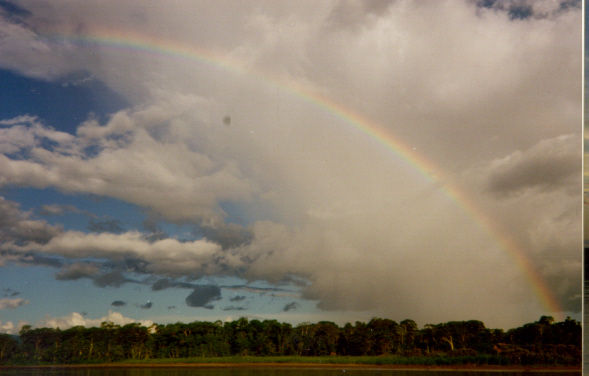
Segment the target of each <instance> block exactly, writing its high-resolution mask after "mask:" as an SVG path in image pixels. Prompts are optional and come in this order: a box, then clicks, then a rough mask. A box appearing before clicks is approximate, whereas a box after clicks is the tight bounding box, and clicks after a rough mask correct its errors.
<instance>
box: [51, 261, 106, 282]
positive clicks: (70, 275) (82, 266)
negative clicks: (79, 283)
mask: <svg viewBox="0 0 589 376" xmlns="http://www.w3.org/2000/svg"><path fill="white" fill-rule="evenodd" d="M98 272H99V267H98V266H97V265H95V264H89V263H77V264H71V265H67V266H65V267H64V268H62V270H60V271H59V272H57V273H56V274H55V279H57V280H60V281H71V280H77V279H80V278H93V277H94V276H96V274H97V273H98Z"/></svg>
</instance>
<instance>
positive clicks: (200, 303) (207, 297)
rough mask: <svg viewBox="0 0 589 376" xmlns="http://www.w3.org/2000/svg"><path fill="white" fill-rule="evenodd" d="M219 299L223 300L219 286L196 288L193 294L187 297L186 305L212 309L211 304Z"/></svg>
mask: <svg viewBox="0 0 589 376" xmlns="http://www.w3.org/2000/svg"><path fill="white" fill-rule="evenodd" d="M219 299H221V289H220V288H219V287H218V286H211V285H203V286H196V287H194V290H193V291H192V293H191V294H190V295H188V296H187V297H186V305H187V306H189V307H203V308H207V309H211V308H212V306H211V305H210V304H209V303H210V302H213V301H215V300H219Z"/></svg>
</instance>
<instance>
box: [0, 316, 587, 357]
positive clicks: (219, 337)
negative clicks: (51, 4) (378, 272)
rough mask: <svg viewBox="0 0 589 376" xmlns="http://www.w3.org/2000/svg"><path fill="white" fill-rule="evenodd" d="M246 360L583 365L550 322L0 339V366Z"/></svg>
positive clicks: (161, 328) (203, 326)
mask: <svg viewBox="0 0 589 376" xmlns="http://www.w3.org/2000/svg"><path fill="white" fill-rule="evenodd" d="M230 355H250V356H252V355H253V356H278V355H295V356H301V357H304V356H325V355H327V356H329V355H347V356H358V355H396V356H399V357H406V358H412V359H415V358H416V357H417V358H420V359H427V358H431V357H444V358H455V359H458V358H460V359H463V361H464V362H470V363H479V364H481V363H483V364H552V365H557V364H558V365H580V364H581V325H580V323H579V322H578V321H576V320H572V319H570V318H567V319H566V320H564V321H562V322H554V319H553V318H552V317H549V316H542V317H541V318H540V320H539V321H537V322H533V323H529V324H525V325H523V326H521V327H518V328H514V329H510V330H508V331H504V330H502V329H488V328H486V327H485V325H484V324H483V323H482V322H481V321H476V320H470V321H451V322H446V323H441V324H428V325H425V326H424V327H423V328H421V329H420V328H418V326H417V324H416V323H415V322H414V321H413V320H409V319H408V320H403V321H401V322H400V323H397V322H395V321H393V320H389V319H382V318H374V319H372V320H370V321H369V322H368V323H364V322H356V323H355V324H350V323H348V324H345V325H344V326H343V327H340V326H338V325H336V324H335V323H333V322H329V321H321V322H318V323H314V324H313V323H303V324H299V325H296V326H292V325H291V324H288V323H280V322H278V321H276V320H264V321H260V320H248V319H246V318H241V319H239V320H236V321H232V322H221V321H216V322H202V321H195V322H192V323H188V324H184V323H175V324H166V325H157V324H156V325H153V326H152V327H149V328H148V327H144V326H140V325H139V324H128V325H124V326H119V325H115V324H113V323H111V322H103V323H102V324H101V326H100V327H99V328H96V327H94V328H85V327H82V326H77V327H73V328H70V329H67V330H60V329H52V328H37V329H33V328H31V327H30V326H24V327H23V328H22V330H21V331H20V333H19V335H18V336H12V335H8V334H0V364H39V363H94V362H112V361H118V360H126V359H143V360H146V359H154V358H175V359H179V358H189V357H218V356H230Z"/></svg>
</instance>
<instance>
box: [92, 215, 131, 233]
mask: <svg viewBox="0 0 589 376" xmlns="http://www.w3.org/2000/svg"><path fill="white" fill-rule="evenodd" d="M88 230H90V231H93V232H112V233H115V234H120V233H122V232H123V231H124V230H123V227H122V226H121V221H119V220H117V219H107V220H102V221H98V220H90V223H89V224H88Z"/></svg>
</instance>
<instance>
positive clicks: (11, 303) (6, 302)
mask: <svg viewBox="0 0 589 376" xmlns="http://www.w3.org/2000/svg"><path fill="white" fill-rule="evenodd" d="M25 304H29V301H28V300H26V299H23V298H14V299H8V298H2V299H0V309H14V308H18V307H20V306H23V305H25Z"/></svg>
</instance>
